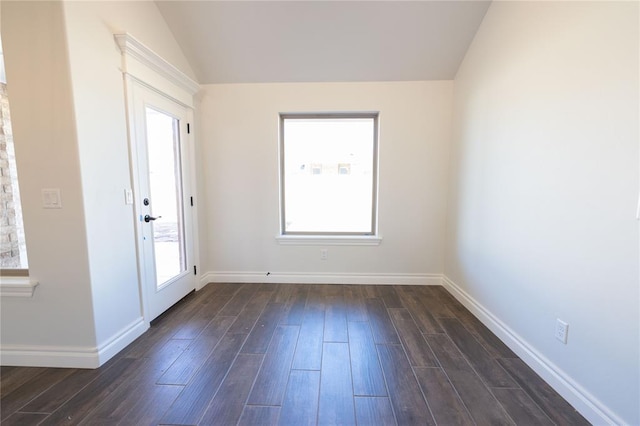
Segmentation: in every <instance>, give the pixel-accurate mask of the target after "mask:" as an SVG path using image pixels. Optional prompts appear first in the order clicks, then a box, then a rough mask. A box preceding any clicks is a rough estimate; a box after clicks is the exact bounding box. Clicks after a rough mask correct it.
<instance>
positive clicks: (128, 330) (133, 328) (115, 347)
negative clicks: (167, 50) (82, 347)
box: [98, 317, 149, 365]
mask: <svg viewBox="0 0 640 426" xmlns="http://www.w3.org/2000/svg"><path fill="white" fill-rule="evenodd" d="M148 328H149V324H148V323H147V322H145V320H144V318H142V317H140V318H138V319H137V320H135V321H133V322H132V323H131V324H129V325H128V326H126V327H124V328H123V329H122V330H120V331H119V332H118V333H116V334H114V335H113V336H111V338H110V339H109V340H107V341H106V342H104V343H103V344H101V345H99V346H98V361H99V365H102V364H104V363H105V362H107V361H109V360H110V359H111V358H113V356H114V355H115V354H117V353H118V352H120V351H121V350H123V349H124V348H126V347H127V346H128V345H129V344H130V343H132V342H133V341H134V340H136V339H137V338H138V337H140V336H141V335H142V334H143V333H144V332H145V331H147V329H148Z"/></svg>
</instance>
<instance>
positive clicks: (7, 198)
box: [0, 83, 26, 268]
mask: <svg viewBox="0 0 640 426" xmlns="http://www.w3.org/2000/svg"><path fill="white" fill-rule="evenodd" d="M13 152H14V151H13V137H12V134H11V116H10V113H9V99H8V96H7V86H6V84H3V83H0V268H24V267H25V265H24V262H22V261H21V252H23V253H22V254H23V256H24V247H21V241H22V245H24V235H22V233H23V232H24V230H23V229H22V226H20V227H19V226H17V223H18V221H19V222H20V223H21V222H22V217H21V216H22V215H21V212H20V209H19V198H18V197H19V195H18V193H17V188H18V186H17V184H18V182H17V177H16V176H17V175H16V173H15V156H14V153H13ZM16 205H17V206H18V208H16ZM22 260H26V259H22Z"/></svg>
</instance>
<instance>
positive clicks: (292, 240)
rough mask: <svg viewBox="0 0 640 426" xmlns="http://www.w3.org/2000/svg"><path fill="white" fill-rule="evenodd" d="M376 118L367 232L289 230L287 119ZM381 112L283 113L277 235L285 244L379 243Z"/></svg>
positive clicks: (278, 239)
mask: <svg viewBox="0 0 640 426" xmlns="http://www.w3.org/2000/svg"><path fill="white" fill-rule="evenodd" d="M354 118H355V119H358V118H370V119H373V126H374V129H373V164H372V179H373V182H372V192H373V193H372V213H371V227H370V230H369V231H367V232H299V231H297V232H287V231H286V230H285V224H286V217H285V216H286V215H285V206H286V204H285V203H286V194H285V149H284V146H285V134H284V133H285V132H284V124H285V120H287V119H354ZM378 128H379V113H378V112H313V113H308V112H305V113H299V112H296V113H280V124H279V153H280V156H279V157H280V158H279V159H280V167H279V175H280V234H279V235H278V236H277V237H276V240H277V241H278V243H280V244H283V245H379V244H380V243H381V242H382V237H381V236H380V235H379V234H378V149H379V131H378Z"/></svg>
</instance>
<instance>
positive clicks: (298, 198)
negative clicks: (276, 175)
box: [282, 117, 376, 234]
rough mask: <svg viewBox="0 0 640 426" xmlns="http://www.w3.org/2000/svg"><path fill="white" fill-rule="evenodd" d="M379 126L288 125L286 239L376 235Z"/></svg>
mask: <svg viewBox="0 0 640 426" xmlns="http://www.w3.org/2000/svg"><path fill="white" fill-rule="evenodd" d="M375 121H376V120H375V117H366V118H353V117H352V118H349V117H345V118H333V117H332V118H303V117H293V118H291V117H285V118H284V119H283V129H282V131H283V174H284V179H283V180H284V185H283V191H284V212H283V213H284V224H283V226H284V230H283V231H284V233H336V234H337V233H351V234H371V233H373V221H374V210H373V209H374V204H375V203H374V195H375V194H374V188H375V186H374V182H375V176H374V173H375V167H374V161H375V146H376V144H375Z"/></svg>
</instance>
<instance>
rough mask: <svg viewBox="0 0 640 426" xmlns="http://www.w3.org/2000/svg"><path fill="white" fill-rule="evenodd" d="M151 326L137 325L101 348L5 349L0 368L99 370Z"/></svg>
mask: <svg viewBox="0 0 640 426" xmlns="http://www.w3.org/2000/svg"><path fill="white" fill-rule="evenodd" d="M148 327H149V326H148V324H146V323H145V322H144V320H143V319H142V318H139V319H137V320H135V321H133V322H132V323H131V324H129V325H128V326H126V327H124V328H123V329H122V330H121V331H120V332H118V333H116V334H115V335H114V336H113V337H112V338H111V339H109V340H108V341H107V342H105V343H104V344H102V345H101V346H100V347H89V346H38V345H4V344H3V345H2V348H1V349H0V365H11V366H16V367H52V368H98V367H100V366H101V365H102V364H104V363H105V362H106V361H107V360H109V359H110V358H112V357H113V356H114V355H115V354H117V353H118V352H120V351H121V350H122V349H124V348H125V347H126V346H127V345H128V344H129V343H131V342H133V341H134V340H135V339H137V338H138V337H139V336H140V335H141V334H142V333H144V332H145V331H146V330H147V328H148Z"/></svg>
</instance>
